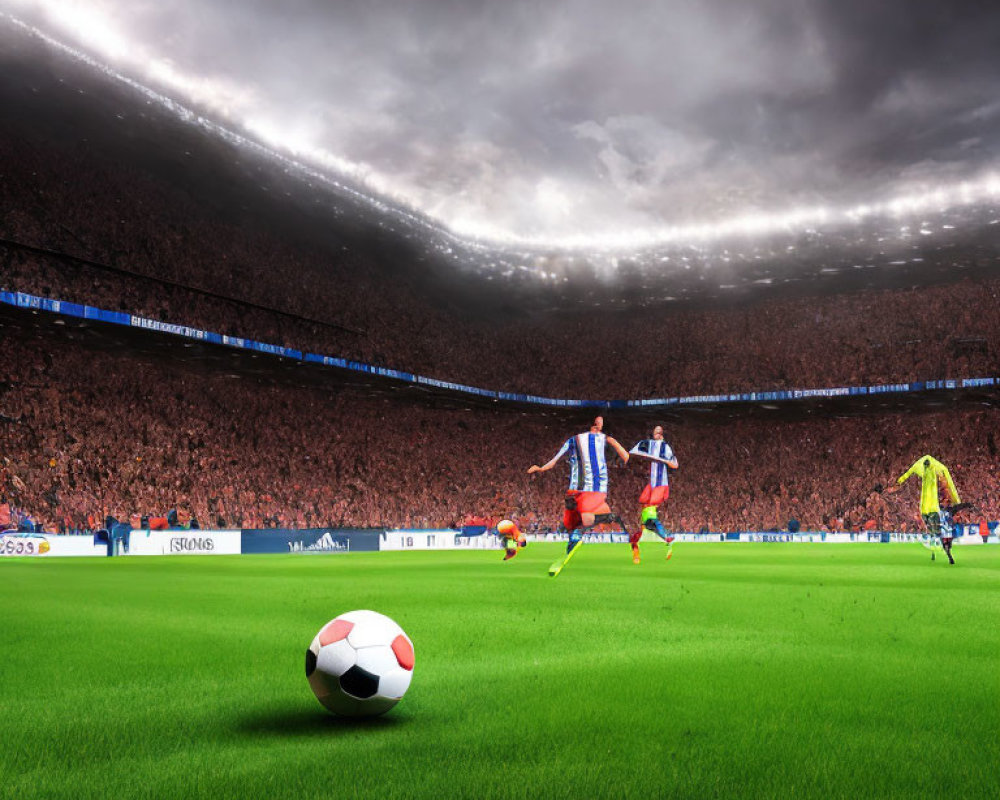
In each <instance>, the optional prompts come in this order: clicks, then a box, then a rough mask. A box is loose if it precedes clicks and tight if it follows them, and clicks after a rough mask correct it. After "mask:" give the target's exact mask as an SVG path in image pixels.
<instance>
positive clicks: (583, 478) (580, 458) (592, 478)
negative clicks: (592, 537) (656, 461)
mask: <svg viewBox="0 0 1000 800" xmlns="http://www.w3.org/2000/svg"><path fill="white" fill-rule="evenodd" d="M603 429H604V417H595V418H594V422H593V424H592V425H591V426H590V430H589V431H588V432H587V433H580V434H577V435H576V436H571V437H570V438H569V439H567V440H566V441H565V442H564V443H563V446H562V447H561V448H560V449H559V452H558V453H556V454H555V455H554V456H553V457H552V459H551V460H550V461H549V462H548V463H546V464H543V465H542V466H538V465H537V464H532V465H531V466H530V467H529V468H528V474H529V475H531V474H533V473H535V472H547V471H548V470H550V469H552V468H553V467H554V466H555V465H556V463H557V462H558V461H559V459H561V458H562V457H563V456H566V455H568V456H569V467H570V476H569V489H567V491H566V499H565V502H566V509H565V511H563V522H562V524H563V527H564V528H565V529H566V532H567V533H569V542H567V544H566V558H565V559H564V560H563V562H562V565H564V564H565V563H566V562H567V561H568V560H569V557H570V555H571V554H572V553H573V552H574V549H575V548H576V546H577V545H578V544H580V542H581V541H583V534H584V532H585V531H586V530H587V529H589V528H593V527H594V526H595V525H600V524H605V523H606V524H610V523H618V524H619V525H621V527H622V530H623V531H625V532H626V533H628V528H627V527H625V523H624V522H623V521H622V518H621V517H619V516H618V515H617V514H614V513H612V511H611V508H610V507H609V506H608V503H607V499H606V498H607V495H608V463H607V460H606V458H605V449H606V448H607V446H608V445H610V446H611V447H613V448H614V450H615V452H616V453H618V457H619V458H621V460H622V461H624V462H625V463H628V453H627V452H626V451H625V448H624V447H622V446H621V445H620V444H618V442H617V441H616V440H615V439H613V438H612V437H610V436H608V435H607V434H605V433H603ZM562 565H560V566H559V568H558V569H555V568H554V569H553V570H550V571H549V572H550V574H553V575H555V574H558V572H559V570H560V569H562Z"/></svg>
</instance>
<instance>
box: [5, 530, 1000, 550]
mask: <svg viewBox="0 0 1000 800" xmlns="http://www.w3.org/2000/svg"><path fill="white" fill-rule="evenodd" d="M990 530H991V533H990V536H989V538H988V541H986V542H984V541H983V539H982V537H981V536H980V535H979V533H978V531H976V530H975V529H974V526H965V527H964V529H963V530H961V531H956V534H957V535H956V538H955V543H956V544H958V545H970V546H981V545H984V544H1000V536H998V532H997V523H995V522H994V523H990ZM674 536H675V538H676V541H678V542H743V543H747V542H759V543H798V544H805V543H822V542H825V543H828V544H829V543H836V544H841V543H852V542H854V543H861V542H864V543H869V544H886V543H894V542H920V541H923V540H924V538H925V536H924V535H923V534H919V533H898V532H895V531H862V532H855V533H830V532H827V531H803V532H799V533H782V532H775V531H750V532H743V533H706V532H697V533H695V532H690V531H689V532H680V533H675V534H674ZM527 539H528V541H529V542H565V541H566V539H567V536H566V534H565V533H556V532H549V533H535V534H530V535H528V536H527ZM643 540H644V541H647V540H648V541H659V539H657V538H656V537H655V536H654V535H653V534H644V536H643ZM585 541H586V542H587V543H595V544H624V543H625V542H627V541H628V537H627V536H626V535H625V534H622V533H592V534H587V535H586V537H585ZM501 546H502V545H501V538H500V537H499V536H497V535H496V534H495V533H492V532H486V533H482V534H480V535H477V536H466V535H463V534H462V533H461V532H460V531H456V530H451V529H443V530H439V529H434V530H424V529H420V530H383V529H375V530H373V529H361V528H311V529H306V530H288V529H272V528H267V529H259V530H220V531H215V530H197V531H188V530H167V531H148V530H137V531H131V532H130V533H129V534H128V535H127V536H126V537H123V538H120V539H113V540H112V541H111V542H109V541H108V537H107V536H102V535H101V534H100V533H99V534H95V535H91V534H85V535H62V536H61V535H57V534H47V533H30V534H29V533H18V532H16V531H7V532H4V533H0V557H18V556H26V557H44V558H48V557H52V556H107V555H109V554H110V553H112V552H113V553H114V554H116V555H119V556H167V555H180V556H211V555H258V554H278V553H311V554H323V553H361V552H378V551H397V552H398V551H403V550H498V549H500V547H501Z"/></svg>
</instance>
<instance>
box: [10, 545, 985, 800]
mask: <svg viewBox="0 0 1000 800" xmlns="http://www.w3.org/2000/svg"><path fill="white" fill-rule="evenodd" d="M585 548H586V549H585V550H584V551H581V553H580V554H579V556H578V557H577V558H575V559H574V560H573V562H572V563H571V564H570V565H569V566H568V567H567V568H566V570H565V571H564V572H563V573H562V575H561V576H559V577H558V578H556V579H551V578H549V577H548V575H547V567H548V565H549V564H550V563H551V562H552V561H553V560H554V559H555V558H556V557H557V556H558V555H559V553H560V552H561V547H559V546H557V545H546V544H533V545H529V547H528V548H527V549H526V550H524V551H522V552H521V554H520V555H519V556H518V557H517V558H516V559H514V560H513V561H511V562H510V563H501V560H500V559H501V554H500V553H499V552H485V551H470V552H463V551H458V552H432V553H372V554H351V555H297V556H242V557H241V556H233V557H227V556H218V557H210V558H191V557H187V558H185V557H173V558H118V559H100V560H97V559H93V560H91V559H61V560H60V559H50V560H42V559H39V560H35V561H23V560H22V561H17V562H15V561H10V560H8V561H7V562H4V563H0V604H2V608H3V623H2V627H0V653H2V664H3V668H2V678H0V796H2V797H4V798H31V797H46V798H54V797H65V798H90V797H92V798H103V797H116V798H126V797H185V798H187V797H205V798H226V797H263V798H281V797H305V798H323V797H330V798H342V797H343V798H347V797H370V798H390V797H435V798H452V797H469V798H479V797H547V798H548V797H552V798H560V797H565V798H586V797H691V798H708V797H724V798H729V797H741V798H743V797H753V798H773V797H789V798H806V797H810V798H811V797H815V798H824V800H828V799H829V798H852V800H857V798H868V797H871V798H892V797H897V798H913V797H962V798H979V797H996V796H997V791H998V786H1000V767H998V761H1000V749H998V744H1000V738H998V732H1000V726H998V723H1000V548H994V547H968V548H957V549H956V559H957V561H958V564H957V565H956V566H954V567H950V566H948V565H947V564H945V563H943V562H942V561H940V560H938V561H937V562H934V563H932V562H931V560H930V557H929V554H928V552H927V551H926V550H924V549H922V548H921V547H919V546H918V545H797V544H748V545H740V544H723V545H711V544H688V545H685V544H679V545H677V546H676V547H675V549H674V557H673V559H672V560H671V561H669V562H667V561H665V560H664V559H663V554H664V549H663V547H662V545H654V544H649V545H644V547H643V552H644V561H643V563H642V565H640V566H638V567H636V566H634V565H633V564H632V562H631V559H630V556H629V552H628V548H627V547H626V546H625V545H618V546H614V545H585ZM356 608H372V609H375V610H378V611H381V612H383V613H385V614H388V615H389V616H391V617H393V618H394V619H396V620H397V621H398V622H399V623H400V624H401V625H402V626H403V628H404V629H405V630H406V631H407V633H409V635H410V636H411V638H412V639H413V641H414V645H415V648H416V669H415V672H414V679H413V684H412V686H411V688H410V691H409V693H408V694H407V696H406V697H405V698H404V699H403V700H402V702H401V703H400V704H399V705H398V706H396V708H395V709H393V710H392V711H391V712H389V714H387V715H386V716H385V717H382V718H379V719H376V720H374V721H370V722H350V721H342V720H339V719H337V718H334V717H332V716H330V715H328V714H327V713H326V712H325V711H324V710H323V708H322V707H321V706H320V705H319V703H317V701H316V700H315V698H314V697H313V696H312V694H311V693H310V691H309V686H308V684H307V682H306V679H305V674H304V654H305V649H306V646H307V645H308V644H309V641H310V640H311V639H312V637H313V635H314V634H315V633H316V631H317V630H318V629H319V628H320V626H321V625H322V624H323V623H325V622H326V621H327V620H329V619H331V618H332V617H334V616H336V615H337V614H339V613H342V612H344V611H348V610H351V609H356Z"/></svg>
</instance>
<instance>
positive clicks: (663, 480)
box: [629, 425, 677, 564]
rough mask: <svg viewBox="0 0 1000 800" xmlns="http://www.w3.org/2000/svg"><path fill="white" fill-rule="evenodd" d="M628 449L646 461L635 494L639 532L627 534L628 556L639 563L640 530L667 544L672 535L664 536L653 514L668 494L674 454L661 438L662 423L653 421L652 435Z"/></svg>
mask: <svg viewBox="0 0 1000 800" xmlns="http://www.w3.org/2000/svg"><path fill="white" fill-rule="evenodd" d="M629 453H630V454H632V455H635V456H640V457H642V458H644V459H646V460H648V461H650V462H651V463H650V465H649V483H647V484H646V488H645V489H643V490H642V494H640V495H639V505H640V506H641V507H642V511H641V512H640V514H639V532H638V533H634V534H632V536H630V537H629V544H631V545H632V560H633V561H634V562H635V563H636V564H638V563H639V539H640V538H641V537H642V531H643V530H644V529H645V530H649V531H653V533H655V534H656V535H657V536H659V537H660V538H661V539H663V541H665V542H666V543H667V544H668V545H669V544H671V543H672V542H673V537H672V536H668V535H667V532H666V531H665V530H664V529H663V523H661V522H660V520H659V519H658V518H657V511H656V509H657V506H659V505H660V504H661V503H665V502H666V501H667V498H668V497H670V475H669V470H672V469H677V456H676V455H674V451H673V449H672V448H671V447H670V445H669V444H667V443H666V442H665V441H663V426H662V425H657V426H656V427H655V428H653V438H652V439H643V440H642V441H641V442H636V444H635V447H633V448H632V449H631V450H629ZM672 552H673V550H672V549H668V550H667V558H670V556H671V554H672Z"/></svg>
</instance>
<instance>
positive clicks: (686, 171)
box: [0, 0, 1000, 238]
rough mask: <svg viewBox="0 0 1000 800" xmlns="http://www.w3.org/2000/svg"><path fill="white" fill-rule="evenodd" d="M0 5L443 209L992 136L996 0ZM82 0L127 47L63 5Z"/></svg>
mask: <svg viewBox="0 0 1000 800" xmlns="http://www.w3.org/2000/svg"><path fill="white" fill-rule="evenodd" d="M0 8H5V9H7V10H8V11H9V12H10V13H11V14H12V15H14V16H17V17H20V18H22V19H30V20H31V21H32V22H33V23H34V24H36V25H38V27H39V28H41V29H43V30H45V31H47V32H50V33H51V34H52V35H53V36H55V37H56V38H59V39H61V40H63V41H66V42H67V43H69V44H72V45H73V46H74V47H78V48H79V49H81V50H85V51H87V52H90V53H92V54H95V55H101V52H102V48H103V52H104V55H105V56H107V59H108V61H109V63H114V64H115V65H116V68H118V69H120V70H121V71H122V72H123V73H125V74H128V75H132V76H134V77H137V78H139V79H143V77H144V76H143V73H144V72H146V73H147V74H146V76H145V77H147V78H149V77H150V74H149V72H148V62H149V61H150V60H151V59H159V60H160V61H161V62H167V63H168V64H169V67H170V69H171V70H172V71H173V73H174V74H176V75H180V76H184V77H185V78H186V79H190V78H193V77H202V78H206V79H208V80H209V81H210V82H211V83H210V84H209V85H210V86H211V87H214V88H213V89H212V94H210V95H207V94H205V95H203V96H202V97H201V99H202V100H203V101H204V100H205V98H206V97H211V98H212V102H213V103H214V104H216V105H217V109H216V110H217V112H218V113H219V115H220V119H225V113H228V114H229V120H230V122H234V123H240V122H246V121H247V120H250V121H252V122H254V123H255V124H257V126H258V128H259V129H262V130H267V131H269V132H271V133H272V135H273V136H275V138H277V139H282V138H284V137H286V136H287V138H289V139H291V140H294V141H296V142H299V143H300V144H307V145H309V146H312V147H315V148H319V149H322V150H324V151H326V152H328V153H330V154H333V155H335V156H336V157H338V158H341V159H344V161H345V162H348V163H349V164H350V165H353V166H354V168H355V169H356V170H357V174H361V175H364V176H367V178H368V180H369V181H370V183H371V185H372V186H373V187H374V188H375V189H377V190H379V191H385V192H389V193H391V194H393V195H394V196H396V197H397V198H401V199H403V200H405V201H406V202H408V203H410V204H412V205H413V206H415V207H417V208H418V209H420V210H422V211H424V212H425V213H427V214H430V215H431V216H433V217H435V218H437V219H439V220H440V221H441V222H442V223H444V224H446V225H448V226H451V227H454V228H456V229H457V230H459V231H466V232H467V231H473V232H475V231H479V232H482V233H487V234H488V233H490V232H493V233H509V234H514V235H518V236H528V237H541V238H548V237H551V238H558V237H564V236H571V235H574V234H597V235H601V234H605V233H608V234H611V233H615V232H620V231H623V230H632V229H636V230H639V229H643V230H654V229H658V228H662V227H665V226H669V225H676V224H684V223H690V222H698V221H703V220H706V219H709V220H717V219H721V218H724V217H727V216H733V215H741V214H746V213H752V212H756V211H768V210H782V209H786V208H789V207H791V206H795V205H799V204H823V203H851V202H857V201H860V200H863V199H866V198H868V197H870V196H878V195H880V194H884V193H886V192H889V191H897V190H902V189H908V188H924V187H926V186H929V185H933V184H934V183H935V182H938V181H951V180H956V179H962V178H965V177H972V176H975V175H977V174H978V173H980V172H981V171H982V170H984V169H989V168H991V167H992V166H993V165H994V164H995V163H996V161H997V160H998V157H1000V134H998V133H996V131H997V130H998V128H1000V126H998V123H1000V88H998V87H1000V55H998V53H1000V4H998V3H996V2H930V0H826V1H825V2H821V1H820V0H742V1H741V2H734V0H660V1H658V2H653V1H650V2H637V1H635V0H631V1H629V2H617V3H610V2H597V1H596V0H554V1H553V2H524V1H523V0H503V1H502V2H501V0H493V2H485V0H477V1H473V0H468V1H467V2H457V1H455V0H448V1H446V0H409V1H407V0H363V1H362V0H281V1H280V2H278V0H171V2H169V3H163V2H159V0H156V1H154V0H128V1H127V2H125V1H124V0H122V1H121V2H110V0H59V2H55V0H39V1H36V2H29V1H28V0H0ZM67 9H70V11H71V12H72V15H73V16H72V17H70V18H69V21H68V22H67V17H66V14H67V13H70V12H67ZM95 18H96V19H99V20H101V21H102V23H103V25H104V28H103V29H97V30H98V32H100V30H103V31H104V33H105V34H106V33H107V31H108V30H109V29H110V30H111V31H113V32H114V33H115V34H116V35H119V36H121V37H122V38H124V39H127V40H128V41H131V42H134V43H136V47H135V50H134V51H121V50H118V51H114V48H111V49H109V48H108V36H106V35H105V36H104V39H102V38H101V36H100V35H97V34H95V33H94V29H90V28H88V25H89V22H88V23H87V24H81V22H80V21H81V20H88V21H92V20H93V19H95ZM112 38H113V37H112ZM161 66H162V64H161ZM177 85H180V84H177ZM174 89H175V91H174V93H175V94H177V93H178V92H180V91H181V90H179V89H177V88H176V86H175V87H174Z"/></svg>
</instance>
